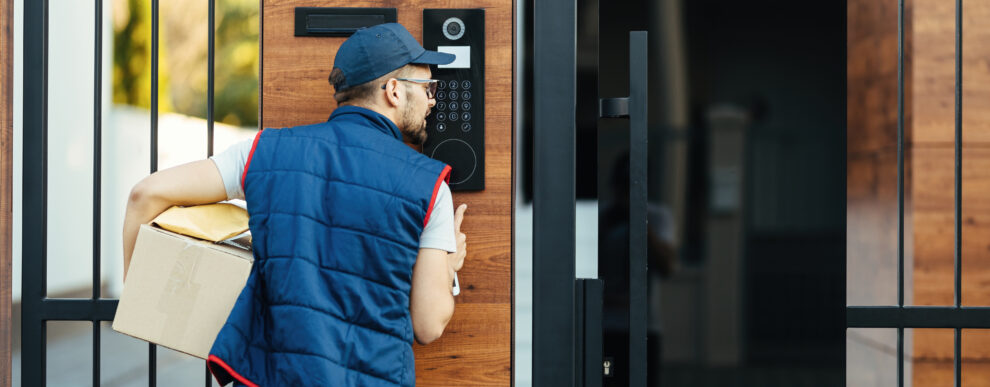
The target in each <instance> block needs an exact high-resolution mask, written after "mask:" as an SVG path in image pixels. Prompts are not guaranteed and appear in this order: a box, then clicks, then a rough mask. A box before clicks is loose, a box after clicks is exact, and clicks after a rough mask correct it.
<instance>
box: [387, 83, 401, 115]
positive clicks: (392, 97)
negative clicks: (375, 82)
mask: <svg viewBox="0 0 990 387" xmlns="http://www.w3.org/2000/svg"><path fill="white" fill-rule="evenodd" d="M399 93H401V91H400V90H399V81H398V80H397V79H395V78H392V79H389V80H388V82H386V83H385V101H386V102H387V103H388V105H389V107H393V108H397V107H399V103H400V102H399Z"/></svg>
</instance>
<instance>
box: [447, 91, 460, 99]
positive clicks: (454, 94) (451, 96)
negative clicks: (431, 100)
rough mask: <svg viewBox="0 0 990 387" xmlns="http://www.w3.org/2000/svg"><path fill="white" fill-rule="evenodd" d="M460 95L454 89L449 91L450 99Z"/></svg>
mask: <svg viewBox="0 0 990 387" xmlns="http://www.w3.org/2000/svg"><path fill="white" fill-rule="evenodd" d="M460 96H461V95H460V94H458V93H457V92H456V91H451V92H450V99H457V98H459V97H460Z"/></svg>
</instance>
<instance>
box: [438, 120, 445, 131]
mask: <svg viewBox="0 0 990 387" xmlns="http://www.w3.org/2000/svg"><path fill="white" fill-rule="evenodd" d="M446 130H447V124H444V123H442V122H441V123H439V124H437V131H438V132H443V131H446Z"/></svg>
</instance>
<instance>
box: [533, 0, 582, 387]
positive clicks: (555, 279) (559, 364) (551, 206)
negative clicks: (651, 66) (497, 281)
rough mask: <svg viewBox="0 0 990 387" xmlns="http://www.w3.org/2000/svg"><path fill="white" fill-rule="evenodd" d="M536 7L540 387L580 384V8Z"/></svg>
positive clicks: (536, 344) (571, 2) (536, 357)
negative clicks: (576, 224) (576, 294)
mask: <svg viewBox="0 0 990 387" xmlns="http://www.w3.org/2000/svg"><path fill="white" fill-rule="evenodd" d="M533 3H534V5H533V54H534V57H533V102H534V104H535V105H534V109H533V111H534V116H533V128H534V131H533V145H534V147H533V181H534V182H535V183H534V187H533V257H534V259H533V385H534V386H541V387H542V386H573V385H574V380H575V375H574V371H575V368H574V366H575V364H574V363H575V361H574V359H575V351H574V348H575V344H574V341H575V339H576V338H577V336H576V335H575V327H574V319H575V316H574V281H575V276H574V264H575V263H574V248H575V247H574V243H575V239H574V222H575V220H574V208H575V184H574V182H575V165H576V162H575V147H576V145H575V144H576V135H575V120H576V118H575V114H576V112H577V110H576V102H577V97H576V95H577V83H576V76H577V48H576V39H577V38H576V36H577V33H576V32H577V4H576V1H575V0H540V1H534V2H533Z"/></svg>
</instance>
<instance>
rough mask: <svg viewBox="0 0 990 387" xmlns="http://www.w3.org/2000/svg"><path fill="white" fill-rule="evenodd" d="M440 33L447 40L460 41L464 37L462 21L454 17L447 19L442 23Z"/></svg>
mask: <svg viewBox="0 0 990 387" xmlns="http://www.w3.org/2000/svg"><path fill="white" fill-rule="evenodd" d="M442 31H443V36H445V37H446V38H447V39H450V40H457V39H460V38H461V37H462V36H464V21H463V20H461V19H458V18H456V17H452V18H449V19H447V20H445V21H444V22H443V27H442Z"/></svg>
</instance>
